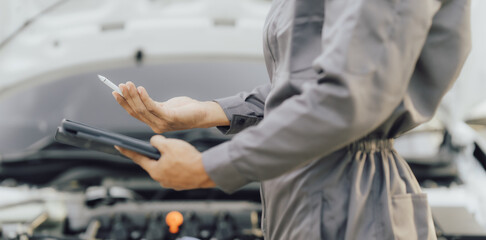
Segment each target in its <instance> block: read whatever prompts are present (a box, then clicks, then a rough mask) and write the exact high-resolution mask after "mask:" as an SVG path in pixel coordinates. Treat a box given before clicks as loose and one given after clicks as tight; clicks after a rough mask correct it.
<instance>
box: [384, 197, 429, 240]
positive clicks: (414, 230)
mask: <svg viewBox="0 0 486 240" xmlns="http://www.w3.org/2000/svg"><path fill="white" fill-rule="evenodd" d="M391 204H392V206H391V209H392V212H391V218H392V219H391V224H392V229H393V236H394V237H395V238H394V239H396V240H402V239H403V240H424V239H429V236H430V235H431V234H430V231H429V227H430V226H429V219H430V217H431V216H430V209H429V205H428V202H427V195H426V194H424V193H418V194H401V195H396V196H392V202H391Z"/></svg>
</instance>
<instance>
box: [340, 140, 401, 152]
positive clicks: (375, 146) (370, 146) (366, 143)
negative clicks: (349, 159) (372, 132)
mask: <svg viewBox="0 0 486 240" xmlns="http://www.w3.org/2000/svg"><path fill="white" fill-rule="evenodd" d="M391 149H393V139H392V138H390V139H379V138H363V139H360V140H358V141H356V142H354V143H351V144H350V145H348V150H349V151H352V152H356V151H365V152H374V151H382V150H391Z"/></svg>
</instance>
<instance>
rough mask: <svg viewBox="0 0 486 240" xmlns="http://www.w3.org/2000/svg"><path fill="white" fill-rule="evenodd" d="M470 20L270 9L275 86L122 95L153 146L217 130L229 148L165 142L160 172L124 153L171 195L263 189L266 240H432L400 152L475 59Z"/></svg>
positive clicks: (419, 1)
mask: <svg viewBox="0 0 486 240" xmlns="http://www.w3.org/2000/svg"><path fill="white" fill-rule="evenodd" d="M469 18H470V17H469V2H468V1H464V0H443V1H438V0H410V1H398V0H350V1H336V0H293V1H288V0H274V1H273V2H272V6H271V10H270V12H269V15H268V17H267V20H266V23H265V27H264V29H265V30H264V56H265V62H266V65H267V69H268V72H269V76H270V83H269V84H267V85H264V86H260V87H257V88H255V89H254V90H253V91H252V92H248V93H247V92H243V93H240V94H238V95H236V96H232V97H228V98H223V99H217V100H215V101H211V102H201V101H197V100H193V99H191V98H188V97H177V98H173V99H170V100H168V101H166V102H160V103H159V102H155V101H153V100H152V99H151V98H150V97H149V95H148V93H147V91H146V89H144V88H143V87H136V86H135V85H134V84H133V83H131V82H127V83H126V84H120V89H121V90H122V92H123V95H124V96H125V98H123V97H121V96H120V95H119V94H117V93H113V95H114V97H115V98H116V100H117V101H118V103H119V104H120V105H121V106H122V107H123V108H124V109H125V110H126V111H128V113H129V114H130V115H132V116H133V117H135V118H137V119H139V120H140V121H142V122H144V123H146V124H147V125H149V126H150V127H151V128H152V129H153V130H154V131H155V132H156V133H162V132H166V131H173V130H180V129H189V128H200V127H204V128H205V127H212V126H218V127H219V128H220V129H221V130H222V131H224V132H225V133H227V134H234V133H238V134H237V135H235V136H234V138H233V139H232V140H231V141H228V142H225V143H223V144H220V145H218V146H216V147H214V148H212V149H209V150H207V151H205V152H203V153H200V152H199V151H197V150H196V149H195V148H194V147H192V146H191V145H190V144H188V143H186V142H184V141H182V140H175V139H167V138H164V137H163V136H160V135H157V136H154V137H153V138H152V139H151V143H152V145H154V146H155V147H156V148H158V149H159V150H160V152H161V153H162V157H161V159H160V160H159V161H154V160H152V159H148V158H146V157H144V156H142V155H139V154H137V153H134V152H132V151H129V150H125V149H121V148H119V150H120V151H121V153H123V154H125V155H126V156H128V157H130V158H131V159H133V160H134V161H135V162H136V163H138V164H139V165H140V166H141V167H142V168H144V169H145V170H146V171H147V172H148V173H149V174H150V176H151V177H152V178H153V179H155V180H156V181H158V182H160V183H161V185H162V186H164V187H168V188H174V189H178V190H181V189H193V188H207V187H214V186H218V187H220V188H221V189H223V190H224V191H226V192H228V193H231V192H233V191H235V190H237V189H238V188H240V187H242V186H244V185H245V184H247V183H250V182H252V181H259V182H261V193H262V204H263V219H262V221H263V224H262V225H263V226H262V227H263V231H264V236H265V239H292V240H295V239H305V240H311V239H387V240H388V239H407V240H412V239H420V240H423V239H436V236H435V230H434V225H433V222H432V217H431V210H430V207H429V206H428V203H427V197H426V195H425V194H424V193H422V192H421V189H420V186H419V184H418V182H417V180H416V179H415V177H414V175H413V173H412V172H411V171H410V168H409V166H408V165H407V163H406V162H405V161H404V160H403V159H402V158H401V157H400V156H398V154H397V153H396V151H395V150H394V148H393V140H392V139H393V138H396V137H397V136H399V135H401V134H403V133H405V132H406V131H408V130H410V129H412V128H414V127H415V126H417V125H419V124H420V123H423V122H425V121H427V120H429V119H430V118H431V117H432V116H433V115H434V112H435V111H436V109H437V107H438V104H439V101H440V100H441V98H442V97H443V96H444V94H445V93H446V91H447V90H448V89H449V88H450V87H451V85H452V84H453V82H454V80H455V79H456V77H457V76H458V74H459V71H460V69H461V67H462V65H463V63H464V61H465V59H466V56H467V54H468V53H469V50H470V26H469ZM229 78H230V76H229ZM229 81H231V79H229ZM214 87H215V88H217V87H218V86H214Z"/></svg>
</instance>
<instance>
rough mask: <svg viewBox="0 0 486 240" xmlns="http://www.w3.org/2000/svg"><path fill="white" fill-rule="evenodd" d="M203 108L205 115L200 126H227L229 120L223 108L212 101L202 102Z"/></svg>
mask: <svg viewBox="0 0 486 240" xmlns="http://www.w3.org/2000/svg"><path fill="white" fill-rule="evenodd" d="M202 104H203V106H204V107H203V108H204V109H205V112H206V114H205V117H204V119H203V121H202V124H201V125H202V126H200V127H205V128H208V127H216V126H229V125H230V121H229V119H228V117H226V114H225V113H224V111H223V108H222V107H221V106H220V105H219V104H218V103H217V102H214V101H207V102H202Z"/></svg>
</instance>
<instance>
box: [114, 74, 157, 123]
mask: <svg viewBox="0 0 486 240" xmlns="http://www.w3.org/2000/svg"><path fill="white" fill-rule="evenodd" d="M120 90H121V91H122V93H123V95H124V96H125V99H126V102H127V103H128V105H129V106H130V108H131V109H132V111H133V114H135V115H137V118H138V119H140V120H141V121H142V122H145V123H146V124H148V125H156V122H157V117H156V116H154V115H153V114H152V113H151V112H150V111H149V110H148V109H147V107H146V106H145V104H144V103H143V102H142V100H141V97H140V95H139V92H138V90H137V88H136V87H135V85H134V84H133V83H132V82H127V83H126V84H120Z"/></svg>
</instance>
